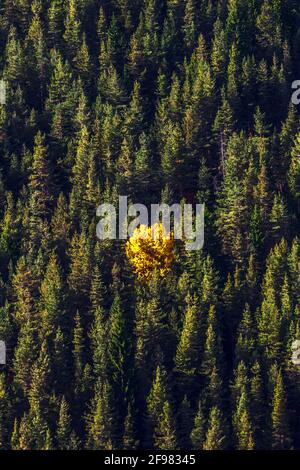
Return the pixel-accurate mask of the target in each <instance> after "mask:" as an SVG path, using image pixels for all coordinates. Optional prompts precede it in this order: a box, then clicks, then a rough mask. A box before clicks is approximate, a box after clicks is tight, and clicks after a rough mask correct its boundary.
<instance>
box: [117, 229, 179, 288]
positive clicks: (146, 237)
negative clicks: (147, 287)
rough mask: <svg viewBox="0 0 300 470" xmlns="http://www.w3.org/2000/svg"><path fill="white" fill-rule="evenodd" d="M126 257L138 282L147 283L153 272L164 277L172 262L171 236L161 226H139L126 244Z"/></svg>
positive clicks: (172, 243)
mask: <svg viewBox="0 0 300 470" xmlns="http://www.w3.org/2000/svg"><path fill="white" fill-rule="evenodd" d="M126 255H127V258H128V259H129V262H130V263H131V265H132V266H133V269H134V272H135V273H136V275H137V276H138V278H139V279H140V280H142V281H145V282H147V281H149V280H150V278H151V276H152V274H153V273H154V272H158V273H159V274H160V276H161V277H165V276H166V275H167V273H168V272H169V271H170V269H171V266H172V264H173V262H174V238H173V234H172V232H171V233H167V232H166V230H165V228H164V227H163V225H162V224H155V225H153V226H152V227H149V226H146V225H141V226H140V227H138V228H136V229H135V231H134V233H133V235H132V237H131V238H130V239H129V240H128V242H127V243H126Z"/></svg>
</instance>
